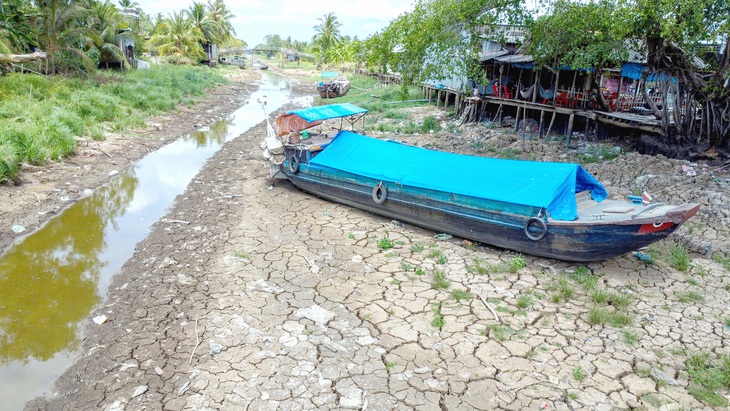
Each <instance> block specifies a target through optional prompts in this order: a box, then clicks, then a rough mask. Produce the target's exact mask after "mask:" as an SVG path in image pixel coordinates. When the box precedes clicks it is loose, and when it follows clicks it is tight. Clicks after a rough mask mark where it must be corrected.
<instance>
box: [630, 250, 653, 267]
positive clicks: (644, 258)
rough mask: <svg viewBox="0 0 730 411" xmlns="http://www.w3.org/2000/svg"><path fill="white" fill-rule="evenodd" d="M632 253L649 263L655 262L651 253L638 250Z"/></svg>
mask: <svg viewBox="0 0 730 411" xmlns="http://www.w3.org/2000/svg"><path fill="white" fill-rule="evenodd" d="M632 255H633V256H634V257H636V258H638V259H639V260H641V261H643V262H645V263H647V264H654V259H653V258H652V257H651V255H649V254H645V253H640V252H638V251H637V252H635V253H633V254H632Z"/></svg>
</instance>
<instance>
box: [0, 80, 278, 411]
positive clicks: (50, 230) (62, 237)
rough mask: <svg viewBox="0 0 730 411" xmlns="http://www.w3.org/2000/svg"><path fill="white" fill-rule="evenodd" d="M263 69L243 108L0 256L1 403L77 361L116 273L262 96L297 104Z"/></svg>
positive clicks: (27, 395) (13, 405) (17, 401)
mask: <svg viewBox="0 0 730 411" xmlns="http://www.w3.org/2000/svg"><path fill="white" fill-rule="evenodd" d="M262 74H263V81H262V84H261V85H260V87H259V89H258V91H256V92H254V93H253V94H252V95H251V97H250V99H249V100H248V101H247V102H246V103H245V104H244V105H243V106H242V107H241V108H239V109H238V110H237V111H235V112H234V113H233V114H231V115H230V116H228V117H227V118H225V119H223V120H221V121H219V122H217V123H215V124H213V125H211V126H210V127H205V128H202V129H200V130H197V131H195V132H192V133H190V134H188V135H186V136H184V137H182V138H180V139H178V140H177V141H175V142H173V143H171V144H169V145H166V146H164V147H162V148H161V149H160V150H158V151H156V152H154V153H151V154H149V155H147V156H146V157H145V158H143V159H142V160H140V161H139V162H138V163H136V164H135V165H134V166H133V167H130V168H129V169H127V170H125V171H123V172H121V173H120V174H119V175H118V176H116V177H114V178H113V179H112V180H111V181H110V183H109V184H108V185H106V186H104V187H101V188H99V189H98V190H96V191H95V192H94V193H93V194H92V195H90V196H89V197H86V198H84V199H82V200H80V201H79V202H77V203H76V204H74V205H73V206H71V207H69V208H68V209H67V210H66V211H65V212H63V213H62V214H61V215H59V216H58V217H56V218H54V219H53V220H51V221H49V222H48V224H46V225H45V226H44V227H43V228H42V229H40V230H38V231H37V232H35V233H33V234H32V235H30V236H28V237H26V238H25V239H24V240H23V241H22V242H21V243H19V244H16V245H15V246H13V247H12V248H10V249H9V250H8V252H7V253H6V254H5V255H4V256H2V257H1V258H0V398H2V406H0V408H2V409H3V410H20V409H22V407H23V404H25V402H27V401H29V400H30V399H32V398H33V397H36V396H38V395H41V394H43V393H44V392H46V391H47V390H48V388H49V387H50V384H51V383H52V382H53V380H54V379H55V378H56V377H57V376H58V375H59V374H60V373H62V372H63V371H64V370H65V369H66V368H68V367H69V366H70V365H71V364H72V363H73V360H74V358H75V357H76V356H77V355H78V354H79V353H78V351H77V349H78V347H79V344H80V339H81V335H80V329H79V324H80V322H81V321H83V320H84V319H85V318H86V317H87V316H88V315H89V313H90V312H91V310H92V309H93V308H94V307H95V306H96V305H98V304H99V303H100V302H102V301H103V300H104V299H105V298H106V289H107V286H108V285H109V282H110V278H111V276H112V275H113V274H114V273H116V272H117V271H119V269H120V268H121V266H122V264H124V262H125V261H126V260H128V259H129V258H130V257H131V256H132V253H133V251H134V248H135V246H136V244H137V243H138V242H140V241H141V240H142V239H144V237H145V236H146V235H147V234H148V232H149V229H150V226H151V225H152V224H154V223H155V222H156V221H158V220H159V219H160V218H161V217H162V216H163V215H164V213H165V210H166V209H167V207H169V206H170V205H171V204H172V202H173V200H174V199H175V197H176V196H177V195H178V194H181V193H182V192H183V191H184V190H185V187H186V186H187V185H188V183H189V182H190V180H191V179H192V178H193V177H194V176H195V174H197V173H198V171H199V170H200V169H201V168H202V166H203V164H204V163H205V162H206V160H207V159H208V158H210V157H211V156H212V155H213V154H214V153H215V152H216V151H218V150H219V149H220V148H221V147H222V145H223V144H224V143H225V142H226V140H230V139H233V138H235V137H237V136H239V135H241V134H242V133H244V132H245V131H247V130H248V129H250V128H252V127H253V126H255V125H256V124H258V123H260V122H261V121H262V120H263V118H264V112H263V111H262V108H261V105H260V104H259V103H257V100H258V99H259V98H260V97H262V96H264V95H265V96H267V100H268V104H267V108H266V109H267V111H268V112H269V113H270V112H272V111H274V110H276V109H278V108H279V107H281V106H282V105H283V104H284V103H285V102H287V101H289V98H290V95H289V94H290V93H289V92H290V89H289V84H288V82H287V81H286V79H284V78H282V77H281V76H278V75H276V74H273V73H268V72H262ZM262 138H263V136H262Z"/></svg>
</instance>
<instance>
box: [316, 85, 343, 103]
mask: <svg viewBox="0 0 730 411" xmlns="http://www.w3.org/2000/svg"><path fill="white" fill-rule="evenodd" d="M348 90H350V83H349V82H330V83H322V84H320V85H319V86H317V93H319V96H320V97H321V98H327V99H329V98H337V97H342V96H344V95H345V94H347V91H348Z"/></svg>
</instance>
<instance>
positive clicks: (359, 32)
mask: <svg viewBox="0 0 730 411" xmlns="http://www.w3.org/2000/svg"><path fill="white" fill-rule="evenodd" d="M136 1H137V3H139V6H140V8H141V9H142V11H144V12H145V13H147V14H149V15H151V16H156V15H157V13H162V15H163V16H165V17H166V16H167V15H168V13H172V12H177V11H180V10H182V9H187V8H189V7H190V5H192V4H193V1H192V0H136ZM198 1H199V2H200V3H203V4H206V3H207V2H206V1H205V0H198ZM413 1H414V0H334V1H332V0H329V1H323V0H243V1H241V0H226V1H225V3H226V6H228V9H229V10H230V11H231V12H232V13H233V14H234V15H235V16H236V17H235V18H234V19H233V20H232V24H233V28H234V29H235V30H236V38H239V39H242V40H244V41H245V42H246V43H247V44H248V46H249V47H254V46H256V45H257V44H259V43H262V42H263V39H264V36H266V35H267V34H278V35H279V36H281V38H282V39H286V38H287V37H291V38H292V40H300V41H311V40H312V36H314V34H315V32H314V28H313V27H314V26H316V25H318V24H319V21H318V20H317V19H318V18H322V17H324V16H325V15H326V14H327V13H329V12H334V13H335V15H336V16H337V21H339V22H340V23H342V25H341V26H340V34H341V35H343V36H345V35H346V36H350V37H355V36H357V38H358V39H360V40H364V39H365V38H367V37H368V36H369V35H371V34H375V33H376V32H378V31H380V30H381V29H383V28H385V27H386V26H387V25H388V23H390V21H391V20H393V19H395V18H396V17H398V16H399V15H401V14H402V13H405V12H408V11H411V10H413Z"/></svg>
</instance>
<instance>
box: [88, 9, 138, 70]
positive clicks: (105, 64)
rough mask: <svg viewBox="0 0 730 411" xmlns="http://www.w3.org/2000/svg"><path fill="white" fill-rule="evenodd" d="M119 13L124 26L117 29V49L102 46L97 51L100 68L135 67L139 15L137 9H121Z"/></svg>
mask: <svg viewBox="0 0 730 411" xmlns="http://www.w3.org/2000/svg"><path fill="white" fill-rule="evenodd" d="M120 14H121V15H122V16H123V17H124V20H125V22H126V27H122V28H120V29H118V30H117V35H116V37H115V40H116V41H117V42H118V43H117V44H116V46H117V47H118V48H119V50H118V51H117V50H113V51H110V50H108V49H107V48H102V49H101V51H100V53H99V65H98V67H99V68H100V69H125V68H129V67H137V61H136V55H137V50H136V42H135V37H136V33H137V32H138V31H139V15H140V11H139V10H137V9H122V10H121V11H120Z"/></svg>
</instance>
